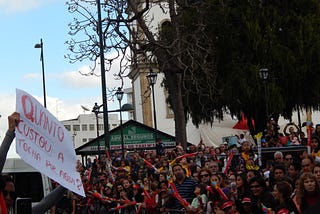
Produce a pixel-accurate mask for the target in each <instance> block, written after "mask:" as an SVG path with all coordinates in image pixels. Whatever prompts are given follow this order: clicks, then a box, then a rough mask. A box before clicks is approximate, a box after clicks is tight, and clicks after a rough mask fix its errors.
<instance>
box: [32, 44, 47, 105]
mask: <svg viewBox="0 0 320 214" xmlns="http://www.w3.org/2000/svg"><path fill="white" fill-rule="evenodd" d="M34 48H40V49H41V52H40V61H41V63H42V86H43V105H44V107H45V108H47V100H46V84H45V82H46V81H45V76H44V58H43V42H42V39H40V43H37V44H35V45H34Z"/></svg>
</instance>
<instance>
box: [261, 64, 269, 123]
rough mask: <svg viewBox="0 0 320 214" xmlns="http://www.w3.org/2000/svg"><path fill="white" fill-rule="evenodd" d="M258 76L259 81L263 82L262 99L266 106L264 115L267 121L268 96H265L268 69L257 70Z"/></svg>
mask: <svg viewBox="0 0 320 214" xmlns="http://www.w3.org/2000/svg"><path fill="white" fill-rule="evenodd" d="M259 76H260V79H261V80H262V82H263V86H264V99H265V104H266V115H267V120H268V117H269V111H268V96H267V80H268V77H269V70H268V68H261V69H260V70H259Z"/></svg>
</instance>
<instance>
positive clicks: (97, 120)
mask: <svg viewBox="0 0 320 214" xmlns="http://www.w3.org/2000/svg"><path fill="white" fill-rule="evenodd" d="M100 107H101V105H100V106H98V104H97V103H94V106H93V108H92V112H93V113H94V114H95V115H96V125H97V139H98V137H99V118H98V114H99V113H100ZM98 157H99V160H100V141H99V140H98Z"/></svg>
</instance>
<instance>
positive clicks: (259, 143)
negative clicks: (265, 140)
mask: <svg viewBox="0 0 320 214" xmlns="http://www.w3.org/2000/svg"><path fill="white" fill-rule="evenodd" d="M254 137H255V138H256V140H257V147H258V163H259V167H261V166H262V160H261V138H262V132H259V133H258V134H256V135H255V136H254Z"/></svg>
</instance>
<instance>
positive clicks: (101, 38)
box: [96, 0, 110, 149]
mask: <svg viewBox="0 0 320 214" xmlns="http://www.w3.org/2000/svg"><path fill="white" fill-rule="evenodd" d="M96 3H97V12H98V22H97V28H98V35H99V56H100V71H101V89H102V103H103V104H102V105H103V129H104V144H105V149H110V145H109V139H110V132H109V118H108V103H107V86H106V73H105V72H106V69H105V64H104V45H105V41H104V34H103V31H102V19H101V3H100V0H96Z"/></svg>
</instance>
